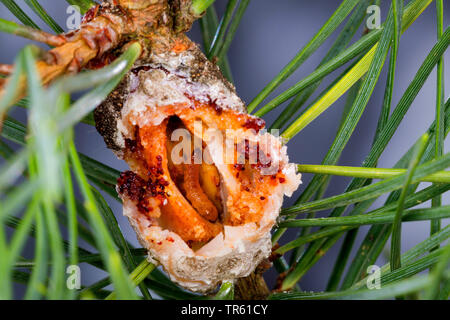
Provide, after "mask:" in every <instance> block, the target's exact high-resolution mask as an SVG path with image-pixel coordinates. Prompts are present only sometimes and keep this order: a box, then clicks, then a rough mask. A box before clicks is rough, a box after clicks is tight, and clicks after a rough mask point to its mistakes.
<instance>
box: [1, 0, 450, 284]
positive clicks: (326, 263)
mask: <svg viewBox="0 0 450 320" xmlns="http://www.w3.org/2000/svg"><path fill="white" fill-rule="evenodd" d="M40 2H41V4H42V5H43V6H44V7H45V8H46V9H47V10H48V12H49V13H50V14H51V15H52V16H53V17H56V20H57V22H58V23H59V24H60V25H61V26H62V27H63V28H66V20H67V18H68V14H67V13H66V10H67V4H66V2H65V1H62V0H41V1H40ZM17 3H18V4H19V5H21V6H22V8H26V9H27V10H25V11H26V12H27V13H29V14H30V16H32V17H33V19H34V20H35V21H39V18H37V17H36V16H35V15H34V14H33V13H32V12H30V10H28V8H27V6H26V5H25V4H24V1H21V0H19V1H17ZM339 3H340V1H338V0H316V1H300V0H277V1H273V0H253V1H251V2H250V5H249V7H248V9H247V11H246V13H245V15H244V18H243V21H242V23H241V25H240V27H239V29H238V31H237V33H236V37H235V39H234V41H233V43H232V45H231V48H230V51H229V60H230V64H231V68H232V73H233V77H234V82H235V85H236V88H237V91H238V94H239V95H240V96H241V97H242V99H243V100H244V101H245V102H246V103H249V102H250V101H251V100H252V99H253V98H254V97H255V96H256V94H257V93H258V92H259V91H260V90H261V89H262V88H263V87H264V86H265V85H266V84H267V83H268V82H269V81H270V80H271V79H272V78H273V77H274V76H276V75H277V73H278V72H279V71H280V70H281V68H283V67H284V66H285V64H286V63H287V62H288V61H290V59H291V58H292V57H293V56H294V55H295V54H296V53H297V52H298V51H299V50H300V49H301V48H302V47H303V46H304V45H305V44H306V43H307V42H308V41H309V40H310V39H311V38H312V37H313V36H314V34H315V33H316V32H317V31H318V30H319V29H320V27H321V26H322V25H323V24H324V23H325V21H326V20H327V19H328V18H329V17H330V16H331V14H332V13H333V12H334V11H335V10H336V8H337V7H338V5H339ZM381 3H382V21H384V20H385V18H386V14H387V10H388V7H389V4H390V1H387V0H382V1H381ZM444 5H445V6H446V7H445V9H444V10H445V21H444V27H447V26H448V25H449V21H450V15H449V14H450V10H449V8H450V7H449V5H448V3H447V1H445V4H444ZM225 6H226V1H225V0H217V1H216V8H217V10H218V13H219V17H220V16H221V14H222V13H223V11H224V9H225ZM0 18H4V19H9V20H14V19H15V18H14V17H13V16H12V15H11V14H10V13H9V12H8V11H7V10H6V9H5V8H4V7H3V6H2V5H1V4H0ZM40 26H42V28H43V29H44V30H48V28H47V27H46V26H45V25H44V24H43V23H40ZM339 30H340V29H339ZM339 30H338V31H337V32H335V33H334V34H333V35H332V36H331V37H330V38H329V39H328V40H327V41H326V42H325V43H324V44H323V45H322V46H321V47H320V48H319V49H318V50H317V52H316V53H315V54H314V55H313V56H311V57H310V58H309V59H308V60H307V61H306V62H305V63H304V64H303V65H302V66H301V67H300V68H299V69H298V70H297V71H296V72H295V73H294V74H293V75H292V76H291V77H290V78H289V79H288V80H287V81H285V82H284V83H283V85H281V86H280V87H279V88H278V89H277V90H275V92H274V93H273V94H272V95H271V96H270V97H269V99H270V98H273V97H275V96H276V95H277V94H279V93H281V92H282V91H284V90H285V89H287V88H288V87H289V86H291V85H293V84H294V83H296V82H297V81H299V80H300V79H302V78H304V77H305V76H306V75H308V74H309V73H311V72H312V71H313V70H314V69H315V68H316V67H317V65H318V64H319V63H320V61H321V59H322V58H323V57H324V55H325V54H326V52H327V51H328V49H329V48H330V46H331V45H332V43H333V41H334V39H335V37H336V35H337V34H338V32H339ZM361 33H362V29H361V30H360V31H358V32H357V34H356V36H355V38H356V39H357V38H359V35H360V34H361ZM189 35H190V36H191V38H192V39H193V40H195V41H196V42H199V43H201V35H200V27H199V24H198V22H197V23H195V25H194V27H193V29H192V31H191V32H190V33H189ZM435 42H436V11H435V4H434V3H432V4H431V5H430V6H429V7H428V8H427V10H426V11H425V12H424V13H423V14H422V15H421V16H420V17H419V19H418V20H417V21H416V22H415V23H414V24H413V25H412V26H411V27H410V28H409V29H408V30H407V31H406V33H405V34H404V35H403V36H402V38H401V41H400V48H399V58H398V63H397V72H396V78H395V87H394V95H393V107H395V106H396V104H397V102H398V101H399V99H400V98H401V96H402V95H403V93H404V91H405V90H406V88H407V86H408V85H409V83H410V82H411V80H412V79H413V77H414V75H415V73H416V72H417V70H418V68H419V66H420V64H421V63H422V61H423V60H424V59H425V57H426V55H427V53H428V52H429V51H430V49H431V48H432V46H433V45H434V44H435ZM26 43H29V42H28V41H26V40H23V39H20V38H18V37H13V36H10V35H7V34H3V33H0V62H1V63H12V62H13V60H14V56H15V55H16V54H17V52H18V51H19V50H20V49H21V48H22V47H23V46H24V45H25V44H26ZM449 58H450V52H449V51H448V50H447V52H446V54H445V60H446V66H447V68H446V70H445V75H444V77H445V78H446V80H447V81H446V84H445V85H446V94H445V98H446V99H447V98H448V97H449V92H450V67H449V62H450V59H449ZM386 65H387V64H386ZM342 70H343V68H341V69H338V70H337V71H335V72H334V73H333V74H331V76H329V77H327V78H326V79H325V81H323V83H322V84H321V86H320V88H319V90H318V91H317V93H319V92H320V91H321V90H323V89H325V88H326V86H327V85H328V84H329V83H330V82H331V81H332V80H333V79H334V78H335V77H336V76H337V75H339V74H340V72H342ZM386 71H387V67H385V68H384V69H383V72H382V75H381V77H380V80H379V83H378V84H377V86H376V88H375V91H374V93H373V95H372V98H371V99H370V102H369V104H368V106H367V108H366V111H365V112H364V114H363V116H362V118H361V121H360V123H359V124H358V126H357V127H356V130H355V132H354V134H353V136H352V138H351V140H350V141H349V143H348V145H347V147H346V148H345V150H344V153H343V154H342V157H341V159H340V162H339V164H340V165H348V166H359V165H361V163H362V161H363V160H364V158H365V156H366V155H367V153H368V152H369V150H370V146H371V143H372V139H373V135H374V132H375V128H376V123H377V119H378V115H379V112H380V109H381V104H382V100H383V93H384V86H385V81H386ZM435 84H436V72H435V71H433V72H432V74H431V76H430V77H429V78H428V80H427V82H426V83H425V85H424V87H423V88H422V90H421V91H420V93H419V95H418V96H417V98H416V99H415V101H414V103H413V104H412V106H411V108H410V110H409V111H408V113H407V115H406V117H405V119H404V120H403V122H402V124H401V125H400V127H399V129H398V130H397V132H396V134H395V135H394V137H393V139H392V140H391V142H390V144H389V145H388V147H387V148H386V150H385V151H384V153H383V155H382V157H381V159H380V161H379V167H386V168H389V167H392V166H393V165H394V164H395V162H396V161H397V160H398V159H399V158H400V157H401V156H402V155H403V154H404V153H405V152H406V151H407V150H408V148H409V147H410V146H411V145H412V144H413V143H414V142H415V141H416V139H417V138H418V137H419V136H420V135H421V134H422V133H424V132H425V130H426V129H427V128H428V126H429V125H430V123H431V122H432V121H433V119H434V112H435V96H436V93H435V90H436V85H435ZM315 96H316V95H314V96H313V97H312V99H310V101H309V102H308V103H307V104H309V103H310V102H311V101H312V100H313V99H314V98H315ZM267 101H268V100H267ZM344 103H345V96H344V97H342V98H341V99H339V100H338V101H337V102H336V103H335V104H334V105H333V106H332V107H331V108H330V109H329V110H327V111H326V112H325V113H324V114H322V115H321V116H320V117H319V118H318V119H316V120H315V121H314V122H313V123H311V124H310V125H309V126H308V127H306V128H305V129H304V130H303V131H302V132H301V133H299V134H298V135H297V136H296V137H295V139H293V140H292V141H290V142H289V144H288V153H289V156H290V158H291V161H292V162H296V163H303V164H320V163H321V161H322V159H323V157H324V156H325V154H326V152H327V150H328V148H329V147H330V145H331V143H332V141H333V139H334V137H335V133H336V131H337V127H338V123H339V120H340V118H341V113H342V109H343V106H344ZM285 105H286V104H285ZM278 113H279V111H278V110H275V111H273V112H271V113H270V114H268V115H267V116H266V117H264V118H265V120H266V121H267V122H268V124H270V123H271V121H273V120H274V119H275V118H276V116H277V115H278ZM11 114H12V115H13V116H15V117H17V118H19V119H21V120H23V121H25V119H26V113H25V111H23V110H15V111H13V112H12V113H11ZM76 137H77V138H76V142H77V147H78V149H79V150H80V151H81V152H84V153H86V154H87V155H89V156H91V157H93V158H95V159H97V160H99V161H101V162H104V163H106V164H108V165H110V166H112V167H114V168H117V169H119V170H126V169H127V166H126V164H125V163H124V162H122V161H119V160H117V159H116V157H115V156H114V155H113V154H112V152H111V151H109V150H108V149H107V148H106V147H105V145H104V143H103V140H102V138H101V137H100V136H99V134H98V133H97V132H96V130H95V129H94V128H93V127H90V126H87V125H83V124H81V125H79V126H78V127H77V130H76ZM445 146H446V151H448V150H449V143H448V141H447V143H446V144H445ZM311 177H312V175H310V174H304V176H303V181H304V185H303V187H300V190H299V192H301V191H302V190H303V189H304V186H305V185H306V184H307V183H308V181H309V180H310V179H311ZM349 181H350V179H349V178H342V177H334V178H333V179H332V180H331V184H330V187H329V189H328V191H327V193H326V195H325V196H332V195H335V194H338V193H341V192H343V191H344V189H345V188H346V186H347V184H348V182H349ZM426 186H427V185H426V184H423V186H422V187H426ZM299 192H297V194H296V195H298V194H299ZM105 197H106V199H107V201H108V202H109V204H110V205H111V208H112V209H113V211H114V213H115V215H116V217H117V219H118V221H119V223H120V226H121V228H122V230H123V232H124V234H125V235H126V237H127V239H128V240H130V241H131V242H132V243H133V244H135V245H136V246H138V243H137V241H136V239H135V235H134V232H133V231H132V230H131V228H130V226H129V225H128V222H127V221H126V219H125V218H124V217H123V216H122V212H121V206H120V205H119V204H118V203H117V202H115V201H114V200H112V199H111V198H110V197H108V196H106V195H105ZM294 198H296V197H295V196H294V197H293V198H291V199H286V202H285V205H287V206H288V205H290V204H292V202H293V201H294ZM384 200H385V197H381V198H380V199H379V200H378V201H376V203H375V204H374V208H376V207H377V206H380V205H382V204H383V201H384ZM443 202H444V204H449V203H450V196H449V194H446V195H444V200H443ZM429 205H430V203H424V204H422V206H424V207H426V206H429ZM446 224H448V222H446V221H443V225H446ZM361 229H362V230H361V231H360V233H359V237H358V240H357V243H356V244H355V248H358V246H359V243H360V241H361V240H362V239H363V236H364V232H362V231H363V230H367V228H361ZM295 233H296V232H295V230H292V231H290V232H288V234H287V235H285V236H284V238H283V241H282V242H285V241H287V240H289V239H292V237H293V236H294V235H295ZM428 234H429V223H426V222H409V223H405V224H404V225H403V242H402V245H403V248H402V249H403V250H407V249H409V248H411V247H412V246H414V245H415V244H417V243H419V242H420V241H422V240H424V239H425V238H426V237H427V236H428ZM340 245H341V242H339V243H337V244H336V245H335V246H334V247H333V248H332V250H330V251H329V252H328V253H327V254H326V256H325V257H324V258H322V259H321V260H320V261H319V262H318V263H317V264H316V265H315V266H314V267H313V268H312V269H311V270H310V271H309V272H308V273H307V274H306V275H305V276H304V278H303V279H302V280H301V282H300V285H301V287H302V289H304V290H323V289H325V286H326V283H327V281H328V278H329V275H330V272H331V269H332V266H333V265H334V262H335V258H336V255H337V253H338V251H339V248H340ZM32 248H33V247H32V246H30V248H29V249H30V250H32ZM353 254H354V253H353ZM385 256H386V255H385ZM385 261H386V259H385V258H384V257H381V258H380V259H379V261H377V264H379V265H380V266H381V265H382V264H384V263H385ZM82 268H83V274H82V277H83V280H82V281H83V284H89V283H92V282H94V281H95V280H98V279H100V277H101V276H103V273H102V272H100V271H98V270H97V269H94V268H91V267H89V266H82ZM266 276H267V280H268V283H269V284H270V285H273V284H274V280H275V276H276V273H275V272H273V271H270V272H268V273H266Z"/></svg>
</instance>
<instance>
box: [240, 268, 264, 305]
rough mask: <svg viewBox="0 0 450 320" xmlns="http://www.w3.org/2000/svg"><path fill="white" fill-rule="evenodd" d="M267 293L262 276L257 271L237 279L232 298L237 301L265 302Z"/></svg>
mask: <svg viewBox="0 0 450 320" xmlns="http://www.w3.org/2000/svg"><path fill="white" fill-rule="evenodd" d="M269 293H270V291H269V288H268V287H267V284H266V281H265V280H264V278H263V275H262V274H261V273H259V272H257V271H254V272H252V273H251V274H250V275H249V276H248V277H245V278H239V279H238V280H237V281H236V285H235V288H234V298H235V299H237V300H265V299H266V298H267V296H268V295H269Z"/></svg>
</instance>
